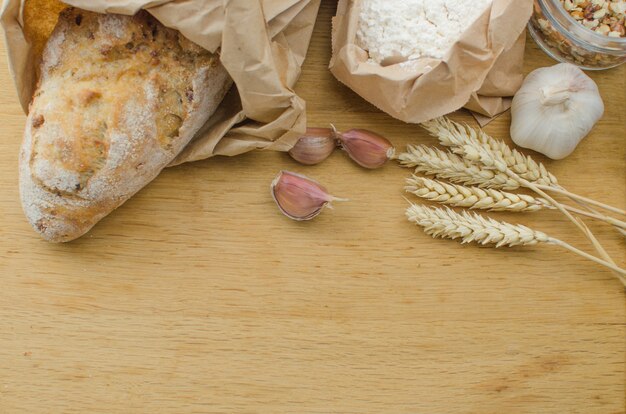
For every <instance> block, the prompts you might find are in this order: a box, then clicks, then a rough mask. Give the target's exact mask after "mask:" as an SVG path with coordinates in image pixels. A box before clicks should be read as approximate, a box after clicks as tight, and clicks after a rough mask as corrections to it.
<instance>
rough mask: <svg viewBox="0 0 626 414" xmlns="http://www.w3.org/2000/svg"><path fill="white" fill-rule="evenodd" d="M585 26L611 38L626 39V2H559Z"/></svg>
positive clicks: (608, 0) (614, 0)
mask: <svg viewBox="0 0 626 414" xmlns="http://www.w3.org/2000/svg"><path fill="white" fill-rule="evenodd" d="M559 1H560V2H561V4H562V5H563V7H564V8H565V10H567V12H568V13H569V14H570V16H572V17H573V18H574V19H576V20H577V21H578V22H579V23H581V24H582V25H583V26H585V27H587V28H588V29H591V30H593V31H594V32H597V33H600V34H603V35H605V36H610V37H626V28H625V21H626V0H559Z"/></svg>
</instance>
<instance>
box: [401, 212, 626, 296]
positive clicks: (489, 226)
mask: <svg viewBox="0 0 626 414" xmlns="http://www.w3.org/2000/svg"><path fill="white" fill-rule="evenodd" d="M406 216H407V218H408V219H409V221H411V222H413V223H415V224H417V225H419V226H421V227H423V228H424V232H426V234H428V235H430V236H432V237H434V238H437V237H439V238H446V239H461V242H462V243H472V242H475V243H479V244H481V245H489V244H491V245H494V246H495V247H503V246H506V247H513V246H532V245H536V244H541V243H543V244H553V245H557V246H561V247H563V248H565V249H567V250H569V251H571V252H574V253H576V254H578V255H580V256H582V257H584V258H586V259H589V260H592V261H594V262H596V263H598V264H601V265H603V266H606V267H607V268H609V269H611V270H613V271H614V272H616V273H617V274H618V277H619V279H620V281H621V282H622V283H623V284H624V285H625V286H626V277H625V276H626V270H624V269H621V268H619V267H617V266H616V265H615V264H613V263H610V262H608V261H604V260H602V259H598V258H597V257H594V256H592V255H590V254H588V253H585V252H583V251H581V250H579V249H577V248H575V247H573V246H571V245H569V244H567V243H565V242H564V241H561V240H558V239H555V238H553V237H550V236H548V235H547V234H545V233H542V232H540V231H535V230H532V229H530V228H528V227H526V226H523V225H520V224H517V225H515V224H510V223H506V222H502V221H496V220H493V219H491V218H486V217H483V216H481V215H479V214H476V213H469V212H467V211H463V213H462V214H459V213H456V212H455V211H453V210H451V209H450V208H448V207H445V208H431V207H426V206H422V205H417V204H412V205H411V206H409V207H408V208H407V210H406Z"/></svg>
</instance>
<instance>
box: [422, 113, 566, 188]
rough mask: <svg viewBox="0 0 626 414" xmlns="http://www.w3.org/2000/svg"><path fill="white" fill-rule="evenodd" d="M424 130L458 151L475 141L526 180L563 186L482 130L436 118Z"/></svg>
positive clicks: (533, 163) (534, 164)
mask: <svg viewBox="0 0 626 414" xmlns="http://www.w3.org/2000/svg"><path fill="white" fill-rule="evenodd" d="M422 126H423V127H424V128H425V129H426V130H427V131H428V132H429V133H430V134H431V135H433V136H435V137H437V138H439V142H441V144H442V145H445V146H447V147H453V148H454V147H459V146H463V145H464V144H465V143H466V142H467V141H468V140H471V141H474V142H476V143H478V144H480V146H481V147H484V148H488V149H489V150H490V151H492V152H496V153H499V154H500V155H501V157H502V159H503V160H504V162H505V163H506V166H507V167H509V168H510V169H511V170H512V171H513V172H515V173H516V174H517V175H519V176H520V177H522V178H524V179H525V180H528V181H530V182H533V183H536V184H539V185H549V186H554V187H558V186H559V184H558V182H557V179H556V177H555V176H554V175H553V174H551V173H550V172H549V171H548V170H547V169H546V167H545V166H544V165H543V164H541V163H538V162H536V161H535V160H533V159H532V158H531V157H530V156H526V155H524V154H522V153H520V152H519V151H517V150H516V149H513V148H511V147H509V146H508V145H507V144H506V143H505V142H504V141H500V140H497V139H495V138H493V137H491V136H489V135H487V134H486V133H485V132H483V131H482V130H476V129H474V128H471V127H470V126H468V125H466V124H460V123H458V122H455V121H452V120H450V119H448V118H445V117H440V118H435V119H433V120H432V121H428V122H425V123H423V124H422Z"/></svg>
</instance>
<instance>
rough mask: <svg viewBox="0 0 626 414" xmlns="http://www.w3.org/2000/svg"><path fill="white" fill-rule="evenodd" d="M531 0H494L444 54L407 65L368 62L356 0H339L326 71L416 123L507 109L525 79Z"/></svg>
mask: <svg viewBox="0 0 626 414" xmlns="http://www.w3.org/2000/svg"><path fill="white" fill-rule="evenodd" d="M532 5H533V1H532V0H493V4H492V5H491V7H489V9H488V10H486V11H485V12H484V13H483V14H482V15H481V16H480V17H479V18H478V20H476V22H474V23H473V24H472V25H471V26H470V27H469V28H468V30H466V31H465V33H463V35H462V36H461V39H459V41H457V42H456V43H455V44H454V45H453V47H452V49H451V50H450V52H449V53H447V55H446V57H444V58H443V59H433V58H422V59H416V60H414V61H413V62H412V64H411V66H410V67H407V65H406V64H405V65H399V64H395V65H389V66H380V65H378V64H376V63H370V62H368V58H369V56H368V53H367V51H365V50H363V49H361V48H360V47H359V46H357V45H356V32H357V28H358V20H359V14H360V1H359V0H339V4H338V6H337V15H336V16H335V17H334V18H333V32H332V44H333V54H332V58H331V61H330V70H331V72H332V73H333V74H334V75H335V77H336V78H337V79H338V80H339V81H341V82H343V83H344V84H346V85H347V86H348V87H349V88H351V89H352V90H354V91H355V92H356V93H358V94H359V95H361V96H362V97H363V98H365V99H366V100H367V101H369V102H371V103H372V104H374V105H375V106H376V107H378V108H379V109H381V110H382V111H384V112H386V113H388V114H389V115H391V116H393V117H394V118H398V119H400V120H402V121H404V122H411V123H419V122H424V121H427V120H429V119H433V118H436V117H438V116H442V115H445V114H448V113H450V112H453V111H455V110H457V109H459V108H461V107H463V106H466V107H467V108H469V109H471V110H473V111H476V112H478V113H480V114H482V115H485V116H489V117H492V116H495V115H497V114H498V113H500V112H503V111H504V110H506V109H508V108H509V106H510V99H509V98H507V97H510V96H512V95H513V94H514V93H515V92H516V91H517V89H518V88H519V87H520V85H521V82H522V72H521V69H522V63H523V53H524V44H525V36H524V28H525V27H526V23H527V22H528V19H529V18H530V15H531V12H532Z"/></svg>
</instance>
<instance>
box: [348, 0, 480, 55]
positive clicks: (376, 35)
mask: <svg viewBox="0 0 626 414" xmlns="http://www.w3.org/2000/svg"><path fill="white" fill-rule="evenodd" d="M491 2H492V0H362V2H361V14H360V16H359V17H360V19H359V28H358V31H357V44H358V45H359V46H360V47H362V48H363V49H365V50H367V51H369V55H370V58H371V59H372V60H373V61H375V62H377V63H383V64H388V63H395V62H398V61H404V60H410V59H417V58H420V57H433V58H437V59H441V58H443V56H444V55H445V53H446V52H447V51H448V50H449V49H450V48H451V47H452V45H453V44H454V42H456V41H457V40H458V39H459V38H460V37H461V34H462V33H463V31H465V29H467V28H468V27H469V26H470V25H471V24H472V23H474V21H476V19H477V18H478V17H479V16H480V15H481V14H482V13H483V12H484V11H485V10H486V9H487V7H488V6H489V5H490V4H491Z"/></svg>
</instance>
